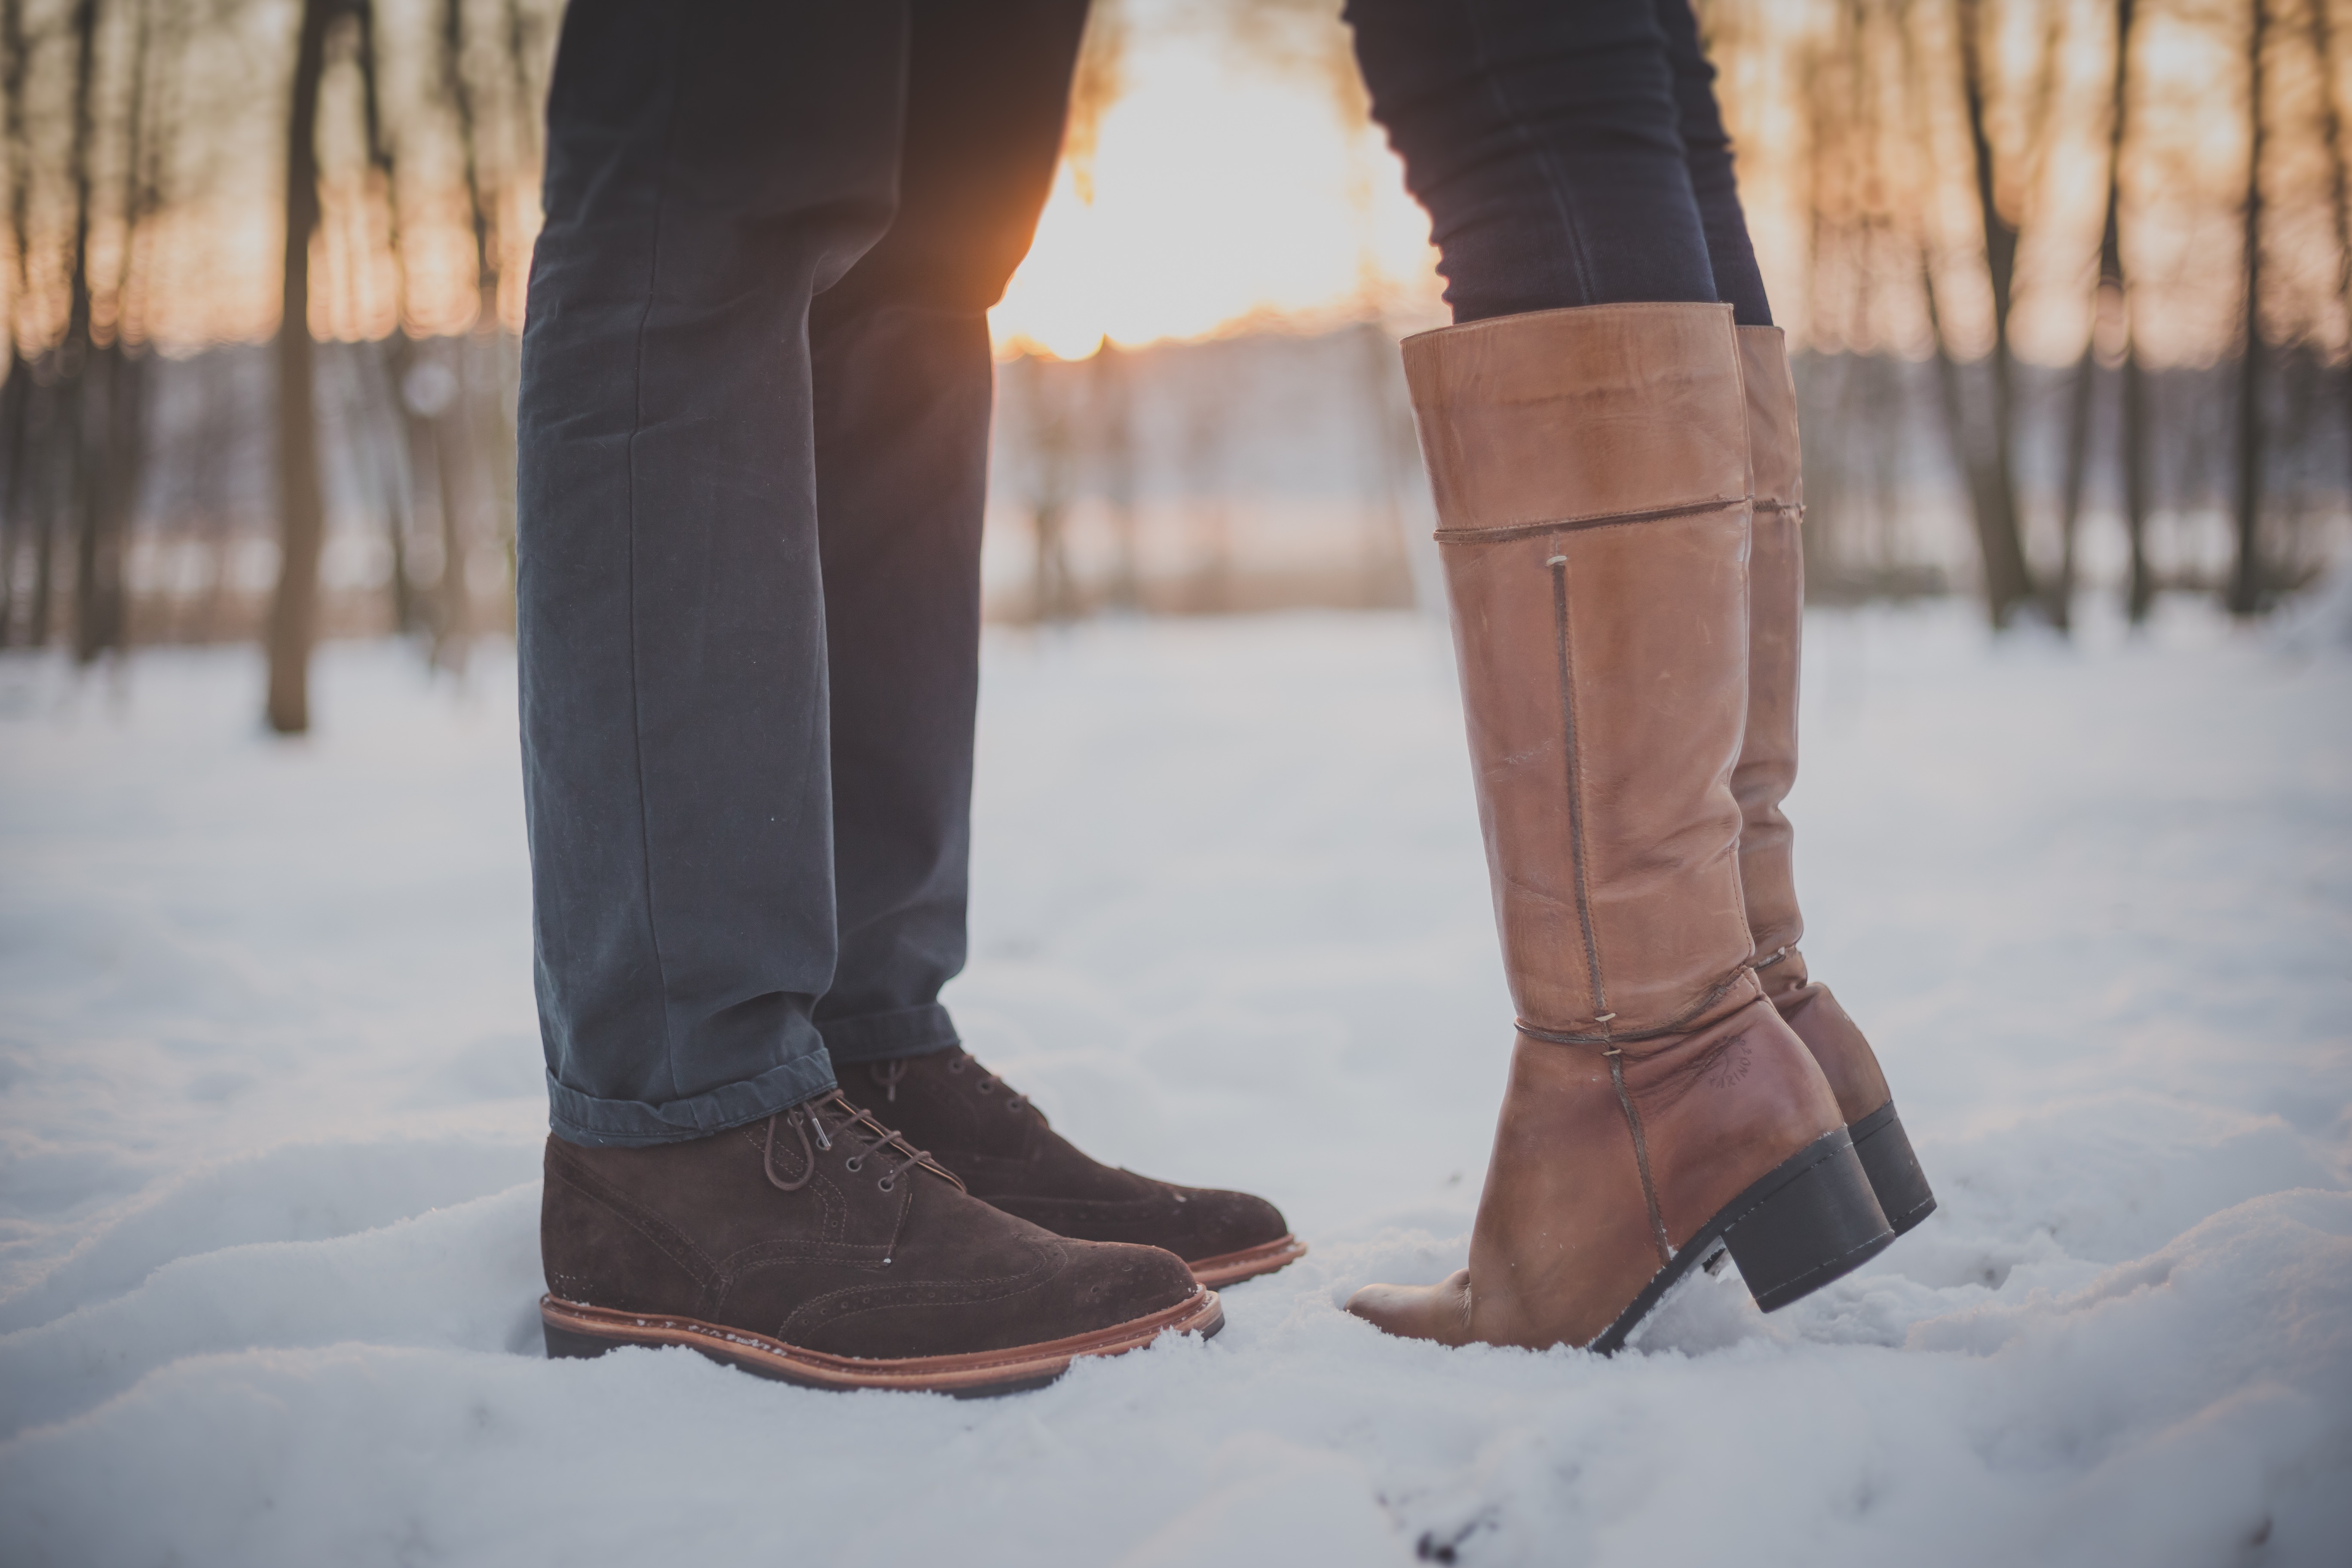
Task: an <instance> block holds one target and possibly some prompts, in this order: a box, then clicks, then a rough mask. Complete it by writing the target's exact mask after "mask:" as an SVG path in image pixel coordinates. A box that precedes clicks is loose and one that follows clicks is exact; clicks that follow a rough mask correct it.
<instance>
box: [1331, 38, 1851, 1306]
mask: <svg viewBox="0 0 2352 1568" xmlns="http://www.w3.org/2000/svg"><path fill="white" fill-rule="evenodd" d="M1653 4H1654V0H1576V3H1570V4H1566V5H1563V4H1559V3H1558V0H1553V3H1551V4H1539V3H1538V0H1444V3H1439V0H1418V3H1416V4H1412V5H1400V4H1394V3H1392V0H1358V4H1357V5H1354V7H1353V8H1352V9H1351V11H1350V16H1351V17H1352V18H1353V19H1354V20H1355V24H1356V26H1357V37H1358V47H1359V50H1360V55H1361V57H1362V58H1363V60H1364V63H1365V69H1366V75H1367V79H1368V80H1369V81H1370V85H1371V89H1372V99H1373V106H1374V112H1375V113H1377V114H1379V115H1381V117H1382V118H1383V121H1385V122H1386V123H1388V125H1389V127H1390V132H1391V139H1392V140H1393V142H1395V144H1396V146H1397V147H1398V149H1399V151H1400V152H1401V153H1402V154H1403V156H1404V159H1405V164H1406V177H1407V181H1408V184H1411V185H1412V189H1413V190H1414V191H1415V192H1416V193H1417V194H1419V195H1422V196H1423V200H1424V201H1426V202H1428V204H1429V205H1430V210H1431V216H1432V226H1433V229H1434V230H1435V232H1436V235H1437V237H1438V242H1439V246H1440V249H1441V253H1442V256H1443V261H1442V267H1443V269H1444V272H1445V275H1446V278H1447V279H1448V282H1449V285H1450V287H1449V289H1448V298H1449V300H1451V301H1452V302H1453V304H1454V310H1455V315H1456V320H1457V322H1458V323H1459V324H1457V325H1455V326H1453V327H1448V328H1444V329H1442V330H1440V331H1433V332H1426V333H1423V334H1421V335H1420V336H1418V337H1416V338H1413V339H1412V340H1410V341H1409V342H1407V343H1406V345H1405V370H1406V379H1407V381H1408V383H1409V384H1410V385H1411V387H1412V399H1413V406H1414V415H1415V417H1416V419H1417V420H1418V422H1419V424H1420V427H1421V433H1422V446H1423V452H1424V454H1425V456H1426V458H1427V460H1428V465H1429V470H1430V477H1431V481H1432V484H1433V489H1434V490H1435V492H1436V500H1437V510H1438V517H1439V521H1440V527H1439V531H1438V535H1437V537H1438V541H1439V543H1440V545H1441V546H1442V548H1443V553H1444V562H1445V570H1446V581H1447V589H1448V594H1449V596H1450V599H1451V603H1452V610H1453V619H1454V639H1455V644H1456V648H1457V652H1458V656H1459V657H1458V659H1457V665H1458V668H1459V669H1460V671H1461V678H1462V685H1463V706H1464V710H1465V717H1466V719H1467V722H1468V729H1469V732H1470V745H1471V751H1472V754H1473V759H1474V767H1473V775H1474V778H1475V781H1476V787H1477V791H1478V807H1479V817H1480V821H1481V824H1482V826H1483V827H1484V829H1485V836H1486V847H1487V858H1488V870H1489V873H1490V876H1491V878H1492V879H1493V882H1494V890H1495V908H1496V917H1497V924H1498V926H1499V928H1500V935H1501V938H1502V945H1503V952H1504V967H1505V972H1506V974H1507V977H1508V979H1509V982H1510V986H1511V996H1512V1001H1513V1004H1514V1005H1515V1007H1516V1010H1517V1015H1518V1018H1517V1032H1518V1038H1517V1042H1516V1044H1515V1047H1514V1051H1513V1056H1512V1064H1511V1076H1510V1079H1509V1083H1508V1086H1507V1089H1506V1090H1505V1094H1504V1103H1503V1109H1502V1113H1501V1116H1500V1118H1499V1120H1498V1122H1497V1125H1496V1136H1495V1145H1494V1153H1493V1156H1492V1158H1491V1160H1490V1162H1489V1163H1488V1166H1487V1173H1486V1186H1485V1189H1484V1191H1483V1192H1482V1194H1481V1196H1480V1199H1479V1205H1478V1215H1477V1221H1476V1224H1475V1227H1474V1228H1473V1231H1472V1234H1471V1243H1470V1261H1469V1267H1468V1268H1465V1269H1463V1270H1461V1271H1460V1272H1459V1273H1457V1274H1455V1275H1454V1277H1453V1278H1451V1279H1447V1280H1445V1281H1444V1282H1443V1283H1442V1284H1440V1285H1437V1286H1434V1287H1396V1286H1370V1287H1367V1288H1366V1289H1364V1290H1362V1291H1360V1292H1359V1293H1358V1295H1357V1297H1356V1299H1355V1300H1352V1301H1351V1302H1350V1303H1349V1308H1350V1310H1353V1311H1355V1312H1357V1313H1358V1314H1359V1315H1360V1316H1362V1317H1365V1318H1367V1319H1369V1320H1370V1321H1372V1322H1374V1323H1376V1324H1377V1325H1379V1326H1380V1327H1381V1328H1383V1329H1386V1330H1388V1331H1391V1332H1394V1333H1399V1334H1404V1335H1409V1336H1412V1337H1416V1338H1426V1339H1434V1340H1438V1341H1441V1342H1446V1343H1454V1344H1459V1343H1463V1342H1469V1341H1484V1342H1495V1343H1509V1344H1523V1345H1529V1346H1537V1347H1540V1346H1545V1345H1550V1344H1556V1343H1570V1344H1577V1345H1590V1346H1592V1347H1593V1348H1596V1349H1600V1350H1602V1351H1607V1350H1612V1349H1614V1348H1615V1347H1617V1346H1618V1345H1620V1344H1622V1343H1623V1342H1625V1341H1626V1338H1627V1336H1628V1335H1629V1334H1630V1333H1631V1332H1632V1331H1633V1329H1634V1328H1635V1327H1636V1326H1637V1325H1638V1324H1639V1323H1640V1322H1641V1321H1643V1318H1644V1316H1645V1315H1646V1314H1647V1313H1648V1312H1649V1310H1651V1309H1652V1308H1653V1307H1654V1305H1655V1304H1656V1303H1657V1301H1658V1300H1660V1299H1661V1298H1662V1296H1663V1293H1664V1290H1665V1289H1666V1288H1667V1287H1669V1286H1670V1285H1672V1284H1673V1283H1674V1281H1675V1279H1679V1278H1680V1277H1681V1276H1682V1275H1683V1274H1684V1273H1685V1271H1687V1270H1688V1269H1689V1268H1690V1267H1691V1266H1692V1265H1693V1264H1695V1263H1696V1262H1699V1261H1701V1260H1704V1259H1708V1258H1712V1257H1713V1256H1714V1255H1715V1254H1716V1253H1717V1252H1719V1251H1722V1250H1725V1249H1727V1250H1728V1251H1729V1252H1730V1254H1731V1255H1732V1257H1733V1258H1735V1259H1736V1260H1737V1261H1738V1265H1739V1268H1740V1272H1741V1276H1742V1278H1743V1279H1744V1280H1745V1281H1746V1283H1747V1285H1748V1289H1750V1291H1751V1292H1752V1293H1753V1294H1754V1295H1755V1297H1756V1299H1757V1300H1758V1301H1759V1304H1761V1305H1762V1306H1764V1307H1765V1308H1767V1309H1768V1310H1769V1309H1770V1308H1773V1307H1777V1306H1780V1305H1783V1304H1785V1303H1787V1302H1789V1301H1792V1300H1797V1299H1798V1298H1800V1297H1801V1296H1803V1295H1805V1294H1806V1293H1808V1292H1810V1291H1811V1290H1812V1289H1817V1288H1818V1287H1819V1286H1821V1285H1822V1284H1824V1283H1826V1282H1827V1281H1828V1280H1830V1279H1835V1278H1836V1277H1838V1276H1839V1275H1840V1274H1842V1273H1843V1272H1845V1271H1846V1270H1848V1269H1850V1268H1853V1267H1855V1266H1857V1265H1858V1264H1860V1263H1861V1262H1863V1261H1864V1259H1866V1258H1869V1257H1870V1256H1871V1255H1872V1254H1873V1253H1874V1252H1875V1251H1876V1250H1877V1249H1878V1248H1879V1247H1884V1246H1885V1244H1886V1243H1887V1242H1888V1241H1889V1240H1891V1239H1892V1236H1891V1234H1890V1233H1889V1231H1888V1229H1887V1226H1886V1222H1885V1215H1883V1214H1881V1212H1880V1210H1879V1207H1878V1205H1877V1203H1876V1201H1875V1200H1874V1198H1873V1196H1872V1194H1871V1189H1870V1185H1869V1183H1868V1180H1867V1177H1866V1175H1865V1173H1864V1171H1863V1168H1862V1166H1861V1164H1860V1162H1859V1161H1858V1160H1857V1158H1856V1156H1855V1153H1854V1149H1853V1142H1852V1139H1851V1137H1850V1136H1849V1134H1848V1133H1847V1131H1846V1127H1845V1123H1844V1120H1843V1117H1841V1116H1840V1114H1839V1110H1838V1104H1837V1101H1836V1099H1835V1097H1834V1095H1833V1094H1832V1091H1831V1089H1830V1087H1829V1085H1828V1084H1827V1083H1826V1081H1825V1080H1824V1079H1823V1077H1822V1072H1821V1069H1820V1068H1819V1067H1818V1066H1817V1065H1816V1064H1815V1063H1814V1061H1813V1059H1812V1058H1811V1055H1810V1054H1809V1053H1808V1052H1807V1051H1806V1048H1805V1047H1804V1045H1803V1043H1802V1042H1801V1040H1800V1039H1799V1038H1798V1037H1797V1036H1796V1035H1795V1034H1794V1033H1792V1032H1791V1031H1790V1028H1789V1027H1788V1026H1787V1025H1786V1024H1785V1023H1783V1022H1782V1021H1781V1019H1780V1015H1779V1014H1778V1013H1777V1012H1776V1011H1775V1010H1774V1008H1773V1006H1772V1005H1771V1004H1770V1003H1769V1001H1767V1000H1765V998H1764V996H1763V994H1762V991H1761V989H1760V988H1759V985H1758V983H1757V980H1756V976H1755V973H1754V972H1753V969H1752V968H1751V966H1750V953H1751V946H1752V944H1751V942H1750V937H1749V931H1748V921H1747V919H1746V915H1745V912H1744V910H1743V909H1742V905H1741V897H1740V879H1739V863H1738V857H1739V835H1740V821H1741V819H1740V811H1739V805H1738V800H1737V799H1736V798H1735V796H1734V795H1733V793H1732V788H1731V776H1732V771H1733V767H1734V764H1735V763H1736V762H1737V760H1738V754H1739V748H1740V742H1741V731H1742V724H1743V721H1744V718H1745V712H1746V708H1747V700H1748V531H1749V526H1750V521H1751V513H1752V502H1753V496H1754V487H1755V475H1754V472H1753V470H1752V468H1751V465H1750V460H1749V410H1748V404H1747V400H1746V397H1745V388H1744V383H1743V374H1742V363H1741V351H1740V343H1739V338H1738V329H1737V328H1736V327H1735V325H1734V321H1733V314H1734V312H1733V310H1732V309H1731V308H1730V307H1727V306H1726V305H1723V304H1720V303H1717V302H1716V292H1717V289H1716V273H1715V270H1714V268H1713V264H1712V262H1711V259H1710V258H1709V255H1708V251H1707V248H1706V241H1705V238H1704V235H1703V226H1702V223H1701V220H1700V216H1699V207H1698V204H1697V199H1696V195H1695V193H1694V189H1693V185H1692V180H1691V170H1690V166H1689V163H1688V162H1687V160H1686V158H1685V149H1684V145H1683V142H1682V140H1681V135H1680V131H1679V121H1680V110H1679V107H1678V105H1677V102H1676V100H1675V92H1674V88H1675V73H1674V71H1673V69H1672V61H1671V59H1670V56H1669V51H1668V47H1667V38H1666V32H1665V29H1664V27H1662V26H1660V24H1659V21H1658V19H1657V17H1656V16H1655V14H1654V10H1653ZM1702 85H1704V84H1703V83H1702Z"/></svg>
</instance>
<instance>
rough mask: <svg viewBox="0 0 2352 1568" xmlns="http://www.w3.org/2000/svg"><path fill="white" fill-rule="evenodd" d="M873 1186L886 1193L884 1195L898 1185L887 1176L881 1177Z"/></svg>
mask: <svg viewBox="0 0 2352 1568" xmlns="http://www.w3.org/2000/svg"><path fill="white" fill-rule="evenodd" d="M875 1185H876V1186H877V1187H879V1188H881V1189H882V1190H883V1191H884V1192H886V1193H887V1192H888V1191H889V1190H890V1189H891V1188H893V1187H895V1186H897V1185H898V1183H897V1181H896V1180H895V1179H894V1178H892V1177H889V1176H885V1177H883V1178H882V1179H881V1180H880V1181H878V1182H877V1183H875Z"/></svg>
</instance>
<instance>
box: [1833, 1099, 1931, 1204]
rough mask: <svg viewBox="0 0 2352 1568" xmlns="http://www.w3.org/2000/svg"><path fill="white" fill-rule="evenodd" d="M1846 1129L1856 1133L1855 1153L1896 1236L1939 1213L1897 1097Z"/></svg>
mask: <svg viewBox="0 0 2352 1568" xmlns="http://www.w3.org/2000/svg"><path fill="white" fill-rule="evenodd" d="M1846 1131H1849V1132H1851V1133H1852V1134H1853V1152H1854V1153H1855V1154H1856V1155H1858V1156H1859V1157H1860V1158H1861V1160H1862V1169H1863V1173H1864V1174H1865V1175H1867V1176H1868V1177H1869V1178H1870V1190H1871V1191H1872V1192H1874V1193H1876V1194H1878V1206H1879V1207H1880V1208H1881V1209H1884V1210H1885V1213H1886V1223H1887V1224H1889V1225H1891V1226H1894V1227H1895V1235H1897V1236H1901V1235H1902V1234H1903V1233H1904V1232H1905V1231H1906V1230H1909V1229H1910V1228H1911V1227H1912V1226H1915V1225H1917V1224H1918V1223H1919V1222H1920V1221H1921V1220H1923V1219H1926V1218H1927V1216H1928V1215H1931V1214H1934V1213H1935V1212H1936V1194H1934V1193H1932V1192H1930V1191H1929V1190H1928V1188H1927V1173H1925V1172H1924V1171H1922V1170H1920V1169H1919V1156H1918V1155H1916V1154H1915V1153H1913V1152H1911V1135H1910V1134H1909V1133H1907V1132H1906V1131H1903V1118H1901V1117H1900V1116H1897V1115H1895V1102H1894V1101H1893V1100H1888V1101H1887V1102H1886V1103H1885V1105H1882V1106H1880V1107H1879V1108H1878V1109H1877V1110H1874V1111H1872V1112H1871V1113H1870V1114H1869V1115H1867V1116H1865V1117H1864V1118H1863V1119H1862V1120H1861V1121H1857V1122H1855V1123H1854V1124H1853V1126H1852V1127H1850V1128H1848V1129H1847V1130H1846Z"/></svg>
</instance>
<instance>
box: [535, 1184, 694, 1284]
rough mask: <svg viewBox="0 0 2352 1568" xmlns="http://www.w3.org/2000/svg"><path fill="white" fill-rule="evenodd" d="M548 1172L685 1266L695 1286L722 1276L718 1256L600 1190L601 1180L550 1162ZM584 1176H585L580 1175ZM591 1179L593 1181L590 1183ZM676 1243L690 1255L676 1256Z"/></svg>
mask: <svg viewBox="0 0 2352 1568" xmlns="http://www.w3.org/2000/svg"><path fill="white" fill-rule="evenodd" d="M547 1174H548V1176H549V1177H550V1178H551V1179H552V1180H554V1181H557V1182H561V1183H562V1184H563V1185H565V1186H567V1187H570V1188H571V1189H572V1191H573V1192H575V1193H578V1194H580V1195H581V1196H582V1197H583V1198H584V1199H586V1200H587V1201H588V1202H590V1203H592V1204H594V1205H596V1206H597V1207H599V1208H601V1209H603V1210H604V1212H605V1213H607V1214H609V1215H612V1216H613V1217H614V1218H615V1219H617V1220H619V1221H620V1222H621V1223H622V1224H623V1225H625V1226H628V1227H629V1228H630V1229H631V1230H634V1231H635V1232H636V1233H637V1234H638V1235H639V1236H641V1237H645V1238H646V1240H647V1241H649V1242H651V1243H652V1244H653V1247H654V1250H655V1251H656V1252H658V1253H660V1254H661V1255H662V1256H663V1257H664V1258H668V1259H669V1260H670V1261H671V1262H672V1263H675V1264H676V1265H677V1266H678V1267H679V1268H683V1269H685V1270H686V1272H687V1274H688V1277H689V1278H690V1279H693V1281H694V1283H695V1287H696V1289H700V1290H703V1291H709V1289H711V1288H712V1286H713V1285H714V1284H715V1283H717V1282H718V1281H719V1279H721V1278H722V1277H723V1276H724V1274H725V1272H726V1270H725V1269H724V1268H721V1267H720V1265H719V1262H718V1260H717V1259H716V1258H712V1257H710V1255H709V1254H708V1253H706V1252H704V1251H703V1250H702V1248H700V1247H697V1246H695V1245H694V1243H693V1242H692V1241H690V1240H688V1238H687V1237H686V1236H685V1235H684V1234H683V1233H681V1232H680V1231H678V1230H677V1227H676V1226H672V1225H670V1224H669V1223H668V1222H667V1221H665V1220H663V1219H662V1218H661V1217H660V1216H659V1215H653V1214H646V1213H640V1212H638V1211H637V1205H635V1204H632V1203H630V1202H629V1201H628V1200H627V1199H626V1198H624V1197H622V1196H621V1195H620V1194H617V1193H612V1192H610V1191H599V1190H598V1189H599V1188H601V1187H603V1186H604V1184H603V1183H601V1182H598V1181H597V1180H596V1178H595V1177H594V1175H593V1174H591V1173H587V1172H584V1171H583V1172H571V1171H563V1170H558V1169H555V1168H553V1166H552V1165H551V1166H550V1168H549V1170H548V1173H547ZM583 1177H584V1178H585V1180H583V1179H582V1178H583ZM592 1183H593V1185H591V1184H592ZM677 1247H684V1248H685V1249H686V1251H687V1252H688V1253H689V1254H690V1255H691V1257H690V1258H681V1257H679V1256H678V1254H677V1250H676V1248H677Z"/></svg>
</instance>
